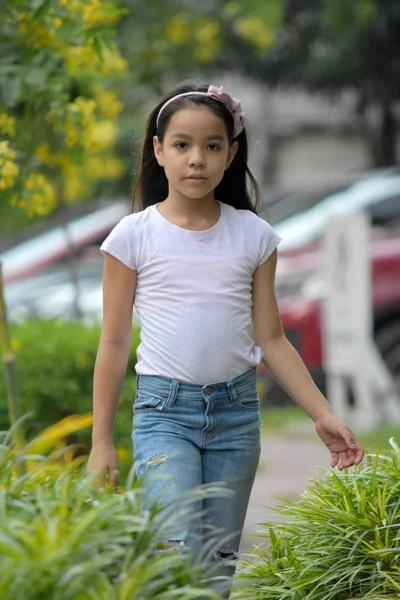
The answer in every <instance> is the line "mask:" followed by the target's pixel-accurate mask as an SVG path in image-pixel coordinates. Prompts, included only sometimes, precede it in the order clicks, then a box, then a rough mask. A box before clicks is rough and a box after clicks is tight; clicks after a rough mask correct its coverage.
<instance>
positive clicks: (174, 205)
mask: <svg viewBox="0 0 400 600" xmlns="http://www.w3.org/2000/svg"><path fill="white" fill-rule="evenodd" d="M157 209H158V210H159V212H160V213H161V214H162V215H163V216H164V217H165V218H166V219H168V220H169V221H171V222H172V223H174V224H175V225H179V226H180V227H184V228H186V229H193V230H202V229H209V228H211V227H213V226H214V225H215V224H216V223H217V222H218V220H219V218H220V215H221V208H220V205H219V204H218V202H217V201H216V200H215V199H214V197H213V196H210V197H205V198H184V197H181V198H177V197H174V196H171V195H169V196H168V197H167V198H166V199H165V200H164V201H163V202H161V203H160V204H159V205H158V207H157Z"/></svg>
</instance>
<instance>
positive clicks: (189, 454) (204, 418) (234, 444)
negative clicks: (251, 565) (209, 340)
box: [132, 367, 261, 598]
mask: <svg viewBox="0 0 400 600" xmlns="http://www.w3.org/2000/svg"><path fill="white" fill-rule="evenodd" d="M256 379H257V373H256V368H255V367H252V368H250V369H249V370H248V371H246V372H244V373H242V374H240V375H238V376H236V377H233V378H232V379H230V380H227V381H220V382H214V383H209V384H205V385H197V384H192V383H185V382H181V381H178V380H175V379H169V378H165V377H157V376H152V375H138V376H137V393H136V399H135V403H134V419H133V433H132V440H133V449H134V451H133V456H134V461H135V464H136V471H137V474H138V475H142V474H143V472H144V471H145V470H147V472H146V477H145V482H146V486H147V487H146V486H145V497H146V498H148V500H149V504H150V503H151V502H152V501H153V500H154V499H155V498H157V499H158V500H159V501H160V500H162V501H165V502H172V503H173V502H174V499H176V501H178V499H179V498H181V497H182V495H183V494H185V492H188V491H189V490H191V489H192V488H195V487H197V486H199V485H202V484H212V483H213V484H216V485H218V484H219V485H221V486H223V487H224V488H225V489H226V490H227V493H226V494H224V495H219V496H215V495H214V496H213V497H210V498H203V499H196V500H195V501H194V502H193V503H192V504H191V505H190V509H191V512H192V514H199V515H201V517H200V518H199V519H198V520H197V521H194V522H191V523H190V524H189V525H188V524H187V523H186V522H185V520H184V519H182V518H181V515H180V512H179V503H178V502H177V506H178V508H177V511H176V516H175V519H174V521H173V526H172V531H171V534H170V535H169V537H168V540H165V541H166V542H167V541H170V542H171V545H173V543H175V544H177V545H180V544H181V545H185V547H188V548H189V551H190V552H191V553H192V555H193V556H194V557H195V558H196V555H198V554H199V552H200V549H201V547H202V544H203V541H204V540H205V539H206V536H207V533H208V532H210V534H212V535H213V536H214V537H213V540H217V546H216V551H215V552H214V553H213V557H212V558H213V560H214V561H215V564H217V565H218V568H219V569H220V573H221V574H222V575H223V577H227V578H228V580H229V579H230V580H231V582H232V580H233V576H234V573H235V568H236V563H235V561H236V559H237V552H238V550H239V544H240V539H241V535H242V530H243V525H244V520H245V516H246V511H247V506H248V502H249V497H250V492H251V489H252V486H253V482H254V479H255V475H256V470H257V466H258V463H259V457H260V450H261V448H260V424H261V421H260V400H259V397H258V393H257V387H256ZM227 494H228V495H227ZM226 597H227V598H228V597H229V591H228V595H227V596H226Z"/></svg>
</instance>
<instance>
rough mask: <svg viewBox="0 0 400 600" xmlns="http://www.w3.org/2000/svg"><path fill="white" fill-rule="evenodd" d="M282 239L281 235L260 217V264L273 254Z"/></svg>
mask: <svg viewBox="0 0 400 600" xmlns="http://www.w3.org/2000/svg"><path fill="white" fill-rule="evenodd" d="M281 241H282V238H281V236H280V235H278V234H277V233H276V231H274V229H273V228H272V227H271V225H270V224H269V223H267V222H266V221H264V220H263V219H260V243H259V255H258V265H262V264H263V263H265V261H266V260H267V259H268V258H269V257H270V256H271V254H272V253H273V251H274V250H275V249H276V248H277V247H278V244H279V243H280V242H281Z"/></svg>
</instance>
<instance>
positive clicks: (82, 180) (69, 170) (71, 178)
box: [63, 164, 90, 204]
mask: <svg viewBox="0 0 400 600" xmlns="http://www.w3.org/2000/svg"><path fill="white" fill-rule="evenodd" d="M63 186H64V187H63V194H64V198H65V200H66V202H68V203H70V204H72V203H73V202H76V201H77V200H81V199H82V198H85V197H87V195H88V194H89V193H90V181H89V179H88V178H87V177H85V176H84V173H83V171H82V168H79V167H78V166H77V165H73V164H70V165H69V166H66V167H65V168H64V169H63Z"/></svg>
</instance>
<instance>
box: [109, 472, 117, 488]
mask: <svg viewBox="0 0 400 600" xmlns="http://www.w3.org/2000/svg"><path fill="white" fill-rule="evenodd" d="M118 475H119V471H118V469H112V470H111V471H110V484H111V485H112V486H113V488H114V490H117V488H118Z"/></svg>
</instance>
